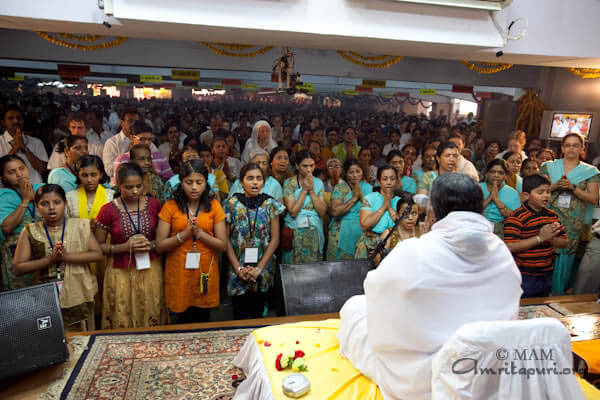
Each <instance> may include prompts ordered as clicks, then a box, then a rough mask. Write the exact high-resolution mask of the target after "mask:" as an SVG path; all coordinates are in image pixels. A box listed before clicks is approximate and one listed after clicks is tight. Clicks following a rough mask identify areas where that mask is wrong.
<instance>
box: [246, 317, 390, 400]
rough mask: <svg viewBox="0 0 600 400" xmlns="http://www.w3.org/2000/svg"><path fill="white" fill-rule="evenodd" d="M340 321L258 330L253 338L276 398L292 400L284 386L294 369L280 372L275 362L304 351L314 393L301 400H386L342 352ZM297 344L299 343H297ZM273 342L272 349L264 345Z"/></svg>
mask: <svg viewBox="0 0 600 400" xmlns="http://www.w3.org/2000/svg"><path fill="white" fill-rule="evenodd" d="M339 324H340V320H339V319H330V320H327V321H318V322H299V323H296V324H284V325H275V326H269V327H266V328H261V329H257V330H255V331H254V332H253V334H254V338H255V339H256V342H257V343H258V345H259V347H260V351H261V353H262V357H263V360H264V361H265V367H266V369H267V373H268V374H269V379H270V381H271V385H272V390H273V398H274V399H276V400H278V399H282V400H283V399H286V400H287V399H289V398H288V397H286V396H285V395H284V394H283V390H282V388H281V383H282V381H283V379H284V378H285V377H286V376H287V375H288V374H290V373H291V372H292V370H291V369H284V370H283V371H277V369H276V368H275V359H276V358H277V355H278V354H279V353H285V352H289V351H295V350H302V351H303V352H304V353H305V354H306V356H305V360H306V365H307V367H308V371H307V372H304V374H305V375H306V377H307V378H308V379H309V380H310V386H311V390H310V392H309V393H308V394H307V395H305V396H303V397H302V399H305V400H309V399H314V400H317V399H318V400H323V399H332V400H333V399H339V400H346V399H361V400H383V396H382V394H381V392H380V391H379V388H378V387H377V385H375V384H374V383H373V382H371V381H370V380H369V379H368V378H366V377H365V376H363V375H362V374H361V373H360V372H359V371H358V370H356V369H355V368H354V367H353V366H352V364H351V363H350V361H348V360H346V359H345V358H342V356H341V355H340V352H339V348H340V346H339V343H338V340H337V337H336V335H337V331H338V327H339ZM296 341H298V342H299V344H296ZM265 343H270V344H271V345H270V346H265Z"/></svg>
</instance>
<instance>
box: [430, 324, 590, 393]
mask: <svg viewBox="0 0 600 400" xmlns="http://www.w3.org/2000/svg"><path fill="white" fill-rule="evenodd" d="M572 367H573V357H572V353H571V339H570V336H569V332H568V331H567V329H566V328H565V327H564V326H563V325H562V323H561V322H560V321H558V320H556V319H553V318H537V319H531V320H524V321H492V322H474V323H470V324H465V325H463V326H462V327H461V328H460V329H459V330H458V331H456V333H455V334H454V335H453V336H452V337H451V338H450V340H448V341H447V342H446V344H444V346H443V347H442V348H441V350H440V351H439V352H438V353H437V354H436V356H435V357H434V358H433V363H432V369H433V371H432V399H434V400H438V399H439V400H445V399H453V400H467V399H468V400H471V399H486V400H496V399H498V400H500V399H502V400H504V399H506V400H509V399H510V400H513V399H515V400H516V399H527V400H547V399H569V400H580V399H581V400H583V399H584V398H585V397H584V395H583V392H582V390H581V386H580V385H579V383H578V382H577V379H576V378H575V376H574V375H573V374H572V373H568V374H563V373H564V372H567V371H570V370H571V368H572ZM501 368H502V369H506V370H501ZM474 369H476V371H475V370H474ZM554 369H555V370H556V371H558V372H559V373H561V374H557V373H554V371H553V370H554ZM457 372H458V373H457Z"/></svg>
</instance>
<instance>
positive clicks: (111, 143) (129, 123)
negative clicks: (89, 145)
mask: <svg viewBox="0 0 600 400" xmlns="http://www.w3.org/2000/svg"><path fill="white" fill-rule="evenodd" d="M139 119H140V115H139V114H138V112H137V110H136V109H135V108H129V109H126V110H124V111H123V113H122V114H121V131H120V132H119V133H117V134H116V135H115V136H113V137H111V138H110V139H108V140H107V141H106V143H105V144H104V151H103V152H102V162H103V163H104V169H105V170H106V174H107V175H108V176H109V177H110V178H112V177H113V176H114V175H115V172H114V168H113V163H114V162H115V159H116V158H117V157H118V156H119V155H120V154H123V153H126V152H127V151H129V142H130V139H129V138H130V136H131V135H133V125H134V124H135V123H136V122H137V121H139ZM152 146H154V144H153V145H152ZM150 149H151V150H152V151H158V149H157V148H156V146H154V148H152V147H151V148H150Z"/></svg>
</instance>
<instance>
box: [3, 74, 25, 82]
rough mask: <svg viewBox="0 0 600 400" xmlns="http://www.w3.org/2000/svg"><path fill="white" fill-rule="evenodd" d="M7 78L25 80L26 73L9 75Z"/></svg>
mask: <svg viewBox="0 0 600 400" xmlns="http://www.w3.org/2000/svg"><path fill="white" fill-rule="evenodd" d="M7 79H8V80H9V81H24V80H25V76H24V75H15V76H9V77H8V78H7Z"/></svg>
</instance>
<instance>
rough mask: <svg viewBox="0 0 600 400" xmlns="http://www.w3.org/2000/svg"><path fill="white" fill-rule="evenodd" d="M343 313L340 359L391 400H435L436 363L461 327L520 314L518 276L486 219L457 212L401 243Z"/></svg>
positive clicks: (501, 243) (511, 259)
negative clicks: (435, 358)
mask: <svg viewBox="0 0 600 400" xmlns="http://www.w3.org/2000/svg"><path fill="white" fill-rule="evenodd" d="M364 289H365V295H363V296H354V297H352V298H350V299H349V300H348V301H347V302H346V304H345V305H344V306H343V307H342V310H341V311H340V316H341V324H340V328H339V332H338V339H339V342H340V352H341V354H342V355H343V356H344V357H346V358H347V359H349V360H350V361H351V362H352V364H353V365H354V366H355V367H356V368H357V369H358V370H359V371H361V372H362V373H363V374H364V375H366V376H367V377H369V378H370V379H371V380H372V381H374V382H375V383H376V384H377V385H378V386H379V388H380V389H381V392H382V394H383V395H384V398H385V399H386V400H395V399H411V400H420V399H430V398H431V360H432V358H433V356H434V355H435V353H436V352H437V351H438V350H439V349H440V348H441V346H442V345H443V344H444V343H445V342H446V340H448V339H449V338H450V337H451V336H452V334H453V333H454V332H455V331H456V330H457V329H458V328H459V327H460V326H461V325H463V324H464V323H467V322H475V321H491V320H510V319H514V318H516V317H517V315H518V310H519V299H520V297H521V293H522V291H521V274H520V273H519V270H518V269H517V266H516V265H515V262H514V261H513V257H512V255H511V253H510V251H509V250H508V248H507V247H506V245H505V244H504V242H502V241H501V240H500V239H499V238H498V237H497V236H496V235H494V233H493V229H492V225H491V223H490V222H489V221H488V220H487V219H486V218H485V217H483V216H482V215H479V214H476V213H471V212H452V213H450V214H449V215H448V216H446V218H444V219H442V220H440V221H438V222H437V223H435V224H434V225H433V227H432V230H431V232H429V233H427V234H425V235H423V236H421V237H420V238H418V239H417V238H413V239H409V240H405V241H402V242H400V243H399V244H398V245H397V246H396V247H395V248H394V250H392V252H391V253H390V254H389V255H388V256H387V257H386V258H385V259H384V260H383V261H382V262H381V264H380V265H379V267H378V268H377V269H376V270H374V271H371V272H369V274H368V275H367V278H366V279H365V282H364Z"/></svg>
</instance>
